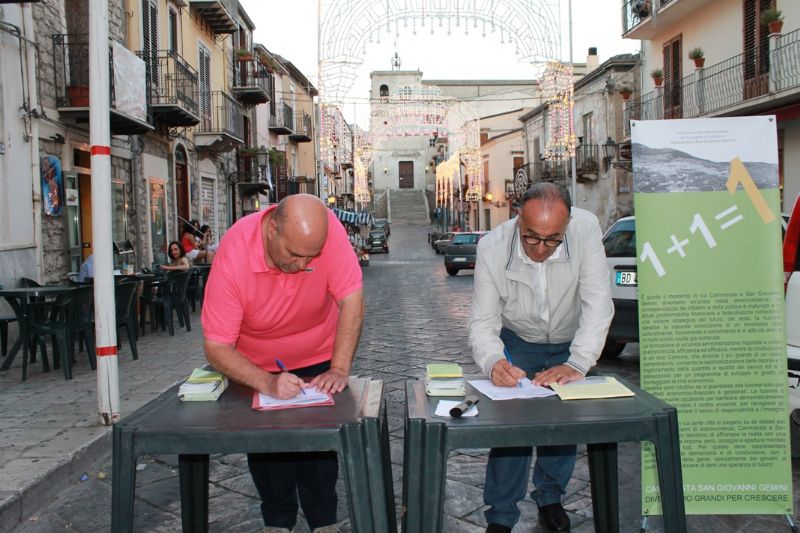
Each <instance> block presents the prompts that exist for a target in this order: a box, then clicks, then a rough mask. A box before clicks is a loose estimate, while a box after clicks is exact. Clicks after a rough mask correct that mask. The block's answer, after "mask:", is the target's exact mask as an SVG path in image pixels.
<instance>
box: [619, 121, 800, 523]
mask: <svg viewBox="0 0 800 533" xmlns="http://www.w3.org/2000/svg"><path fill="white" fill-rule="evenodd" d="M631 126H632V128H631V132H632V142H633V170H634V193H635V195H634V205H635V210H636V233H637V235H636V248H637V253H638V260H637V270H638V283H639V341H640V354H641V356H640V367H641V385H642V388H644V389H645V390H647V391H648V392H650V393H652V394H654V395H656V396H658V397H659V398H661V399H662V400H664V401H666V402H668V403H671V404H672V405H674V406H675V407H677V409H678V420H679V424H680V430H679V431H680V444H681V458H682V465H683V480H684V497H685V500H686V512H687V513H688V514H786V513H788V514H791V513H792V468H791V462H790V449H789V427H788V421H789V414H788V405H787V393H786V363H787V356H786V333H785V323H784V296H783V264H782V259H781V224H780V208H779V205H780V203H779V197H780V194H779V186H778V147H777V133H776V127H775V120H774V117H767V116H758V117H741V118H712V119H695V120H658V121H633V122H632V125H631ZM660 500H661V498H660V495H659V489H658V481H657V472H656V468H655V457H654V453H653V448H652V445H649V444H648V445H643V453H642V514H644V515H649V514H660V513H661V505H660Z"/></svg>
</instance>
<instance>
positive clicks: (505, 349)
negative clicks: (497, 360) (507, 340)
mask: <svg viewBox="0 0 800 533" xmlns="http://www.w3.org/2000/svg"><path fill="white" fill-rule="evenodd" d="M503 355H505V356H506V361H508V363H509V364H511V365H513V364H514V362H513V361H512V360H511V354H510V353H509V352H508V348H507V347H505V346H504V347H503ZM517 387H522V381H517Z"/></svg>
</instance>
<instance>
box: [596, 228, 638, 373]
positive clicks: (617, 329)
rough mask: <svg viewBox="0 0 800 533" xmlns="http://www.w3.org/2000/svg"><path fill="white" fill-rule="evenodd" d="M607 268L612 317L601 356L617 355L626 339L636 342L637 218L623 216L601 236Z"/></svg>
mask: <svg viewBox="0 0 800 533" xmlns="http://www.w3.org/2000/svg"><path fill="white" fill-rule="evenodd" d="M603 247H604V248H605V250H606V260H607V261H608V270H609V271H610V272H611V279H610V280H609V282H610V283H611V297H612V298H613V300H614V320H612V321H611V328H610V329H609V330H608V336H607V337H606V345H605V347H604V348H603V353H602V357H616V356H618V355H619V354H620V353H622V350H623V349H625V344H626V343H628V342H639V303H638V290H637V287H638V280H637V273H636V221H635V218H634V217H624V218H621V219H619V220H617V221H616V222H614V224H613V225H612V226H611V227H610V228H609V229H608V231H607V232H606V234H605V235H604V236H603Z"/></svg>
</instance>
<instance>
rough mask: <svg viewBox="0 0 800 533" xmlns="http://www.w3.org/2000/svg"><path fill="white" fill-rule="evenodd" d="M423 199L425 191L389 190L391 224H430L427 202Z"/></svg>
mask: <svg viewBox="0 0 800 533" xmlns="http://www.w3.org/2000/svg"><path fill="white" fill-rule="evenodd" d="M425 200H426V198H425V191H418V190H415V189H404V190H391V191H389V206H390V207H389V209H390V216H391V222H392V224H416V225H428V224H430V218H429V215H428V208H427V205H428V203H427V202H426V201H425Z"/></svg>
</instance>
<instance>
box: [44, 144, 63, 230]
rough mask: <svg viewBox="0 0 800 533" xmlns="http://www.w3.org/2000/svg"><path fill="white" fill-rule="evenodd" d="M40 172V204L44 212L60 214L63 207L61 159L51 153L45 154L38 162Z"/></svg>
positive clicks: (46, 213) (53, 215) (55, 215)
mask: <svg viewBox="0 0 800 533" xmlns="http://www.w3.org/2000/svg"><path fill="white" fill-rule="evenodd" d="M39 167H40V169H41V174H42V200H43V201H42V204H43V205H44V214H45V215H48V216H51V217H57V216H61V212H62V209H63V207H64V178H63V176H62V175H61V161H60V160H59V159H58V158H57V157H55V156H52V155H46V156H44V157H43V158H42V160H41V162H40V163H39Z"/></svg>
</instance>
